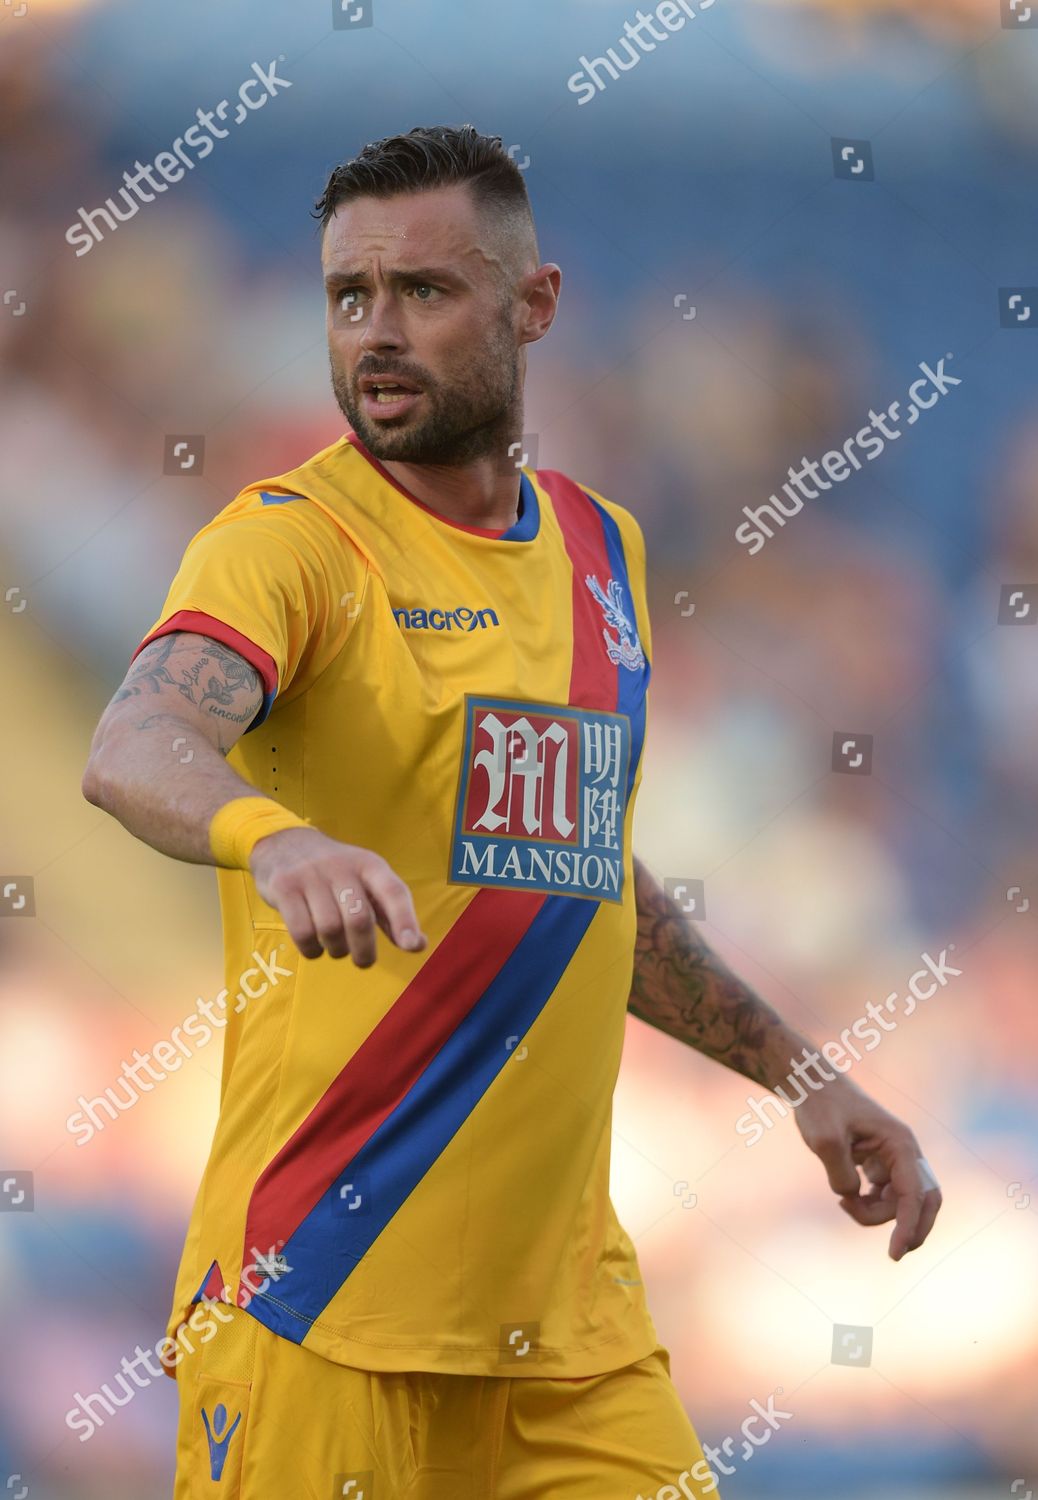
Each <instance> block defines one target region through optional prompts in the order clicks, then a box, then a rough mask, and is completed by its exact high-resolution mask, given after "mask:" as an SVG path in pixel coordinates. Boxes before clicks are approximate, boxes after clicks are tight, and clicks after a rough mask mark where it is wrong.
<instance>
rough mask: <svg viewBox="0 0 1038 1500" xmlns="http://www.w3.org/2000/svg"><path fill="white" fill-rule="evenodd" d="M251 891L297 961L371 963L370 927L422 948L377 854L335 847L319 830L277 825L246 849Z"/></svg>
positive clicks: (406, 901)
mask: <svg viewBox="0 0 1038 1500" xmlns="http://www.w3.org/2000/svg"><path fill="white" fill-rule="evenodd" d="M249 864H250V868H251V870H252V874H253V878H254V879H255V881H256V889H257V890H258V891H259V893H260V895H261V896H262V897H263V899H264V901H266V902H267V903H268V905H270V906H274V907H276V908H277V910H278V911H279V912H280V913H281V915H282V916H283V917H284V919H285V926H286V927H287V928H288V931H289V935H290V937H291V938H292V941H293V942H294V943H295V945H296V947H297V948H298V949H299V951H300V953H301V954H302V955H303V957H304V958H319V957H320V956H321V954H322V953H327V954H328V955H329V957H331V958H345V956H346V955H347V953H348V954H349V955H350V956H351V957H352V959H353V962H354V963H355V964H356V965H357V967H358V968H359V969H366V968H369V967H370V965H371V964H373V963H374V962H375V923H376V922H377V923H378V925H379V927H381V928H382V931H383V932H384V933H385V934H386V936H387V937H389V938H391V939H392V941H393V942H394V943H396V945H397V947H398V948H406V949H409V950H411V951H412V952H416V951H420V950H421V949H422V948H424V947H425V945H426V941H427V939H426V937H425V934H424V933H423V932H422V929H421V927H420V926H419V925H418V918H417V916H416V915H415V909H414V902H413V900H412V899H411V892H410V890H409V889H408V887H407V886H406V885H405V883H404V882H403V881H402V880H401V878H400V876H399V875H397V874H396V872H395V871H394V870H392V869H391V868H390V866H389V865H388V864H387V863H386V861H385V860H384V859H383V858H382V856H381V854H376V853H374V851H373V850H371V849H361V848H359V847H358V846H357V845H356V844H340V843H339V842H338V840H337V839H332V838H329V837H328V835H327V834H324V833H321V831H320V829H318V828H283V829H281V830H280V831H279V832H278V833H268V834H267V836H266V837H265V838H262V839H259V840H258V842H257V843H256V844H255V845H254V846H253V850H252V855H251V857H250V860H249Z"/></svg>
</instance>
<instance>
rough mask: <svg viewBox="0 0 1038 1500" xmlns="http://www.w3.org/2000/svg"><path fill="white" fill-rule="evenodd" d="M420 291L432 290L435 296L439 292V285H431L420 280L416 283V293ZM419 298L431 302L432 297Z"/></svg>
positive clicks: (420, 300)
mask: <svg viewBox="0 0 1038 1500" xmlns="http://www.w3.org/2000/svg"><path fill="white" fill-rule="evenodd" d="M419 292H431V293H432V294H433V297H435V296H436V295H437V293H438V292H439V287H435V286H430V285H429V283H428V282H427V281H419V282H416V283H415V294H416V295H417V294H418V293H419ZM418 300H419V302H430V301H431V300H432V298H431V297H419V298H418Z"/></svg>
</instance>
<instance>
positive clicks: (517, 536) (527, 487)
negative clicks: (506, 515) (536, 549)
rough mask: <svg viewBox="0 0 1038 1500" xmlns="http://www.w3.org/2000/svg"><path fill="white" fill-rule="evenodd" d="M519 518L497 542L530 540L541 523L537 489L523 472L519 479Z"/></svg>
mask: <svg viewBox="0 0 1038 1500" xmlns="http://www.w3.org/2000/svg"><path fill="white" fill-rule="evenodd" d="M519 505H520V510H519V519H518V520H517V521H514V522H513V523H512V525H511V526H509V528H508V530H507V531H503V532H502V533H501V535H500V536H499V537H498V538H497V540H498V541H499V542H532V541H533V539H534V537H535V536H536V535H537V531H538V528H539V527H540V524H541V508H540V506H539V505H538V504H537V491H536V490H535V489H534V487H533V485H532V484H531V483H530V481H529V478H528V477H527V476H526V475H525V474H521V475H520V479H519Z"/></svg>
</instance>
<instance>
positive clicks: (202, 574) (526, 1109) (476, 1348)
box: [83, 126, 940, 1500]
mask: <svg viewBox="0 0 1038 1500" xmlns="http://www.w3.org/2000/svg"><path fill="white" fill-rule="evenodd" d="M315 215H316V216H317V217H318V218H319V219H320V223H321V258H322V267H323V273H324V283H325V289H326V300H327V320H328V343H329V353H330V357H331V375H332V385H333V388H334V392H335V396H336V399H337V401H338V404H339V406H340V408H341V410H342V412H343V414H344V416H345V418H346V420H347V423H348V430H347V432H346V433H345V435H344V436H342V437H340V438H339V439H338V440H337V441H335V442H333V443H332V444H330V445H329V446H328V447H327V448H324V449H323V450H322V451H321V452H319V453H317V454H316V455H314V456H313V457H312V458H309V459H307V460H306V462H304V463H302V464H300V466H299V467H298V468H295V469H291V470H289V471H288V472H287V473H284V474H280V475H277V476H274V477H271V478H266V479H262V480H258V481H256V482H254V483H251V484H248V485H247V486H246V487H245V488H244V489H243V490H242V491H241V492H240V493H239V494H238V495H237V496H236V498H235V499H234V500H232V501H231V503H230V504H229V505H227V506H225V507H224V509H223V510H221V511H220V512H219V514H218V515H216V516H215V517H214V519H213V520H212V521H210V522H209V523H208V524H207V525H205V526H203V527H202V528H201V530H200V531H199V532H198V533H197V534H196V535H195V537H194V538H193V539H192V541H191V542H190V544H189V545H188V547H187V550H186V552H185V555H184V558H183V561H182V563H181V566H180V569H179V571H178V572H177V574H176V577H175V578H174V580H173V583H172V586H171V588H170V590H169V593H168V596H167V598H166V600H165V603H164V604H163V607H162V609H161V611H160V613H159V616H158V618H157V620H156V621H155V623H154V624H153V625H152V627H151V629H149V630H148V632H147V634H146V635H145V637H144V639H143V640H142V641H141V642H140V644H139V645H138V646H137V648H136V650H135V652H134V654H133V657H132V659H131V665H130V669H129V671H128V673H127V675H126V678H125V681H124V682H123V685H122V687H121V688H120V689H119V691H118V692H117V693H116V695H115V697H114V698H113V700H112V702H111V704H110V705H109V706H108V708H107V709H106V711H105V713H104V715H103V717H102V719H101V722H100V724H99V725H98V728H97V732H96V735H95V739H94V743H93V746H92V749H91V754H90V760H89V764H88V767H87V770H86V773H85V776H84V783H83V789H84V794H85V795H86V797H87V798H88V799H89V800H90V801H91V802H93V803H95V804H96V805H98V806H100V807H104V808H105V809H106V810H108V811H109V812H110V813H112V814H113V815H114V816H115V817H116V818H118V819H119V821H120V822H121V823H122V824H123V825H124V826H125V827H126V828H127V829H128V830H129V831H130V832H131V833H133V834H134V835H136V836H137V837H138V838H141V839H144V840H145V841H146V842H148V843H149V844H151V845H152V846H153V847H154V848H156V849H159V850H161V851H162V852H164V853H166V854H168V855H170V856H172V857H173V858H176V859H181V860H186V861H189V862H193V863H197V864H212V865H215V866H216V868H217V872H218V874H217V879H218V886H219V894H220V899H221V910H222V917H223V924H224V933H225V945H226V977H225V984H226V989H225V992H224V993H223V995H222V997H221V1002H220V1006H219V1007H211V1008H210V1013H209V1021H210V1022H211V1023H212V1025H214V1026H217V1025H218V1026H220V1027H221V1028H225V1044H224V1063H223V1077H222V1084H221V1097H220V1114H219V1120H218V1123H217V1127H216V1133H215V1138H214V1141H213V1146H212V1152H211V1155H210V1158H209V1161H208V1164H207V1167H206V1170H205V1175H204V1178H203V1181H202V1184H201V1188H200V1191H199V1194H198V1197H197V1200H196V1203H195V1207H194V1211H193V1214H192V1217H191V1222H190V1227H189V1230H188V1235H187V1243H186V1246H185V1248H184V1252H183V1258H182V1262H181V1267H180V1272H179V1276H178V1278H177V1285H176V1290H175V1295H174V1301H173V1308H172V1312H171V1317H170V1321H169V1329H168V1339H167V1342H166V1343H165V1344H164V1345H163V1346H162V1347H163V1350H164V1360H165V1363H166V1364H167V1366H168V1367H169V1368H170V1371H171V1373H175V1375H176V1378H177V1382H178V1387H179V1394H180V1411H181V1416H180V1428H179V1438H178V1462H177V1487H176V1497H177V1500H188V1497H189V1496H195V1495H202V1494H205V1495H209V1494H212V1495H219V1496H222V1497H225V1500H242V1497H244V1500H271V1497H272V1496H284V1497H289V1500H292V1497H295V1496H303V1495H313V1496H324V1495H345V1496H352V1497H353V1500H362V1497H363V1500H398V1497H408V1500H541V1497H552V1496H555V1495H559V1496H562V1495H565V1496H566V1497H567V1500H613V1497H615V1500H634V1497H635V1496H637V1495H639V1494H640V1495H642V1496H644V1497H646V1500H648V1497H650V1496H656V1497H657V1500H659V1497H667V1500H669V1497H671V1496H675V1497H676V1496H678V1495H685V1496H690V1495H691V1496H701V1495H708V1494H711V1493H713V1492H715V1490H716V1489H717V1479H716V1475H715V1474H714V1472H713V1471H712V1469H711V1466H710V1464H709V1463H708V1461H707V1459H706V1457H705V1455H704V1452H703V1449H702V1447H701V1446H700V1443H699V1441H698V1439H697V1437H696V1434H695V1431H694V1429H693V1427H692V1425H691V1423H690V1421H689V1419H688V1417H687V1415H686V1413H685V1411H684V1409H683V1407H682V1405H681V1402H680V1400H679V1399H678V1395H677V1392H676V1389H675V1387H674V1385H673V1383H672V1381H671V1379H670V1370H669V1354H668V1351H667V1349H666V1348H665V1347H664V1346H663V1345H662V1344H661V1343H660V1342H659V1339H658V1336H657V1332H656V1329H655V1327H654V1325H653V1322H652V1319H651V1317H650V1314H649V1311H648V1308H647V1304H646V1298H645V1292H644V1288H643V1286H642V1282H641V1277H640V1274H639V1268H638V1263H637V1259H636V1256H635V1252H634V1248H633V1245H632V1243H631V1240H630V1239H629V1237H628V1235H627V1234H626V1232H625V1231H624V1229H623V1228H622V1226H621V1225H620V1223H619V1222H618V1220H617V1217H616V1215H615V1212H614V1210H613V1206H612V1204H611V1202H610V1198H609V1154H610V1112H611V1101H612V1094H613V1089H614V1085H615V1082H616V1077H617V1071H618V1067H619V1061H620V1052H621V1044H622V1040H623V1033H624V1023H625V1019H626V1015H627V1012H628V1010H631V1011H632V1012H633V1013H634V1014H635V1015H637V1016H639V1017H641V1018H642V1019H644V1020H645V1021H647V1022H649V1023H650V1024H652V1025H654V1026H657V1027H660V1028H661V1029H663V1030H664V1031H666V1032H669V1033H670V1034H671V1035H673V1036H675V1037H677V1038H678V1039H679V1040H681V1041H683V1042H685V1043H687V1044H688V1045H690V1046H692V1047H695V1048H697V1049H698V1050H699V1051H701V1052H704V1053H706V1054H707V1055H708V1056H710V1057H713V1058H716V1059H717V1060H719V1061H720V1062H722V1063H724V1064H725V1065H727V1066H728V1067H731V1068H734V1069H736V1070H737V1071H739V1072H740V1073H743V1074H745V1075H746V1076H747V1077H748V1078H750V1079H752V1080H754V1082H755V1083H757V1084H758V1085H760V1086H761V1087H762V1088H765V1089H767V1088H773V1087H780V1086H782V1084H783V1082H789V1081H790V1079H789V1075H790V1073H791V1070H794V1071H796V1073H797V1077H798V1078H803V1079H805V1080H806V1081H807V1082H808V1087H807V1088H803V1089H802V1093H803V1096H804V1097H803V1102H802V1103H800V1104H799V1108H798V1109H797V1113H796V1119H797V1124H798V1126H799V1128H800V1131H801V1134H802V1135H803V1137H804V1140H805V1141H806V1143H807V1145H808V1146H809V1147H810V1148H811V1149H812V1150H813V1151H815V1152H816V1153H817V1155H818V1156H819V1157H820V1158H821V1160H822V1163H823V1164H824V1167H825V1171H826V1174H827V1176H828V1181H829V1186H830V1187H831V1189H832V1190H833V1192H834V1193H835V1194H837V1195H838V1197H839V1202H840V1205H841V1206H842V1207H843V1208H844V1209H845V1210H846V1211H847V1212H848V1213H849V1214H850V1215H851V1216H852V1217H853V1218H854V1219H855V1220H856V1221H857V1222H858V1223H860V1224H879V1223H883V1222H885V1221H888V1220H890V1219H892V1218H895V1217H896V1227H895V1229H894V1231H893V1237H892V1239H891V1243H890V1254H891V1255H892V1256H893V1258H894V1259H895V1260H896V1259H898V1258H900V1257H901V1256H902V1255H903V1254H904V1253H905V1252H906V1251H908V1250H912V1249H915V1248H916V1247H917V1246H918V1245H920V1244H921V1243H922V1241H923V1240H924V1239H925V1237H926V1235H927V1234H928V1232H929V1230H930V1227H931V1225H932V1223H933V1220H934V1217H935V1215H936V1213H937V1209H938V1207H939V1204H940V1193H939V1190H938V1188H937V1184H936V1182H935V1181H934V1179H933V1176H932V1174H931V1173H929V1171H928V1169H927V1168H926V1165H925V1163H924V1162H923V1161H922V1158H921V1155H920V1151H919V1147H918V1145H917V1143H916V1140H915V1138H914V1136H913V1134H912V1132H911V1131H910V1130H909V1129H908V1128H907V1127H906V1126H905V1125H903V1124H901V1123H900V1122H899V1121H898V1120H896V1119H894V1118H893V1117H892V1116H891V1115H890V1114H888V1113H887V1112H886V1111H885V1110H883V1109H881V1108H880V1107H879V1106H878V1105H876V1104H875V1103H873V1102H872V1101H871V1100H870V1099H869V1098H868V1097H867V1096H866V1095H865V1094H864V1093H862V1092H861V1091H860V1090H859V1089H858V1087H857V1086H856V1085H855V1084H854V1083H853V1082H852V1081H851V1080H850V1079H849V1078H848V1077H847V1076H843V1075H841V1074H840V1073H839V1072H837V1073H835V1074H834V1073H833V1072H831V1071H830V1070H828V1069H826V1068H824V1066H823V1065H822V1063H821V1058H820V1054H819V1053H818V1052H814V1053H810V1049H809V1048H808V1046H807V1044H806V1042H805V1039H804V1038H803V1037H802V1036H799V1035H797V1034H796V1033H795V1032H793V1031H792V1030H791V1029H790V1028H789V1027H787V1026H786V1025H784V1023H783V1022H782V1020H781V1019H780V1018H779V1017H778V1016H777V1015H776V1014H775V1013H774V1012H773V1011H772V1010H771V1009H770V1008H769V1007H768V1006H767V1005H765V1004H764V1003H763V1002H762V1001H761V1000H760V999H759V998H758V997H757V996H756V995H755V994H754V993H753V992H752V991H751V990H750V989H749V988H748V987H747V986H746V985H745V984H743V983H742V982H741V981H740V980H739V979H738V978H737V977H736V976H735V975H734V974H732V973H731V972H730V971H729V970H728V969H727V968H726V967H725V965H724V964H723V963H722V962H720V960H719V959H718V958H717V957H716V956H715V955H714V954H713V953H712V952H711V951H710V949H709V948H708V947H707V946H706V944H705V943H704V942H703V939H702V937H701V935H700V933H699V932H698V930H697V929H696V927H695V926H694V925H693V924H692V923H691V922H690V921H689V920H688V919H687V917H686V916H685V914H684V913H683V912H682V910H681V909H680V907H679V906H678V905H676V904H675V903H674V902H673V901H672V900H670V899H669V898H668V897H667V896H666V895H665V894H664V892H663V891H662V890H661V888H660V886H659V885H658V884H657V882H656V880H655V879H654V877H653V876H652V874H651V873H650V872H649V870H648V869H647V868H646V867H645V866H644V864H642V863H641V862H640V861H638V860H637V859H636V858H635V856H634V852H633V850H632V847H631V825H632V817H633V812H634V804H635V797H636V793H637V790H638V786H639V782H640V778H641V767H642V747H643V742H644V735H645V724H646V689H647V686H648V681H649V673H650V656H651V637H650V629H649V615H648V609H647V604H646V581H645V547H644V541H643V537H642V533H641V529H640V527H639V525H638V522H637V521H636V520H635V518H634V516H633V515H632V514H631V513H630V512H629V511H628V510H626V509H625V508H624V507H623V506H621V505H619V504H617V503H616V502H615V501H612V500H609V499H606V498H604V497H603V496H602V495H600V494H597V493H596V492H595V491H594V490H591V489H589V488H587V486H582V485H579V484H577V483H575V482H574V481H573V480H572V479H570V478H568V477H566V476H565V475H563V474H561V473H558V472H556V471H552V470H537V469H534V468H532V467H530V465H529V463H528V461H527V459H528V455H526V454H524V453H523V452H522V446H521V445H522V431H523V383H524V377H525V372H526V346H527V345H528V344H530V343H533V342H534V341H535V340H537V339H540V338H543V337H544V335H545V334H546V333H547V332H548V330H549V328H550V327H551V325H552V321H553V319H554V317H555V312H556V307H557V301H558V295H559V287H560V282H561V273H560V270H559V267H558V266H557V265H554V264H551V263H546V264H541V262H540V256H539V252H538V246H537V239H536V235H535V231H534V224H533V219H532V215H531V211H530V205H529V202H528V199H527V194H526V190H525V184H524V181H523V177H522V175H521V173H520V171H519V169H518V168H517V167H516V165H515V163H514V162H513V161H512V160H511V159H510V157H509V155H508V153H507V152H506V151H505V150H504V149H502V145H501V141H500V139H499V138H496V137H485V136H482V135H480V134H478V133H477V132H476V131H475V130H474V129H473V128H472V127H471V126H464V127H462V128H460V129H454V128H446V127H433V128H421V129H417V130H412V131H411V132H410V133H409V134H407V135H400V136H394V137H391V138H388V139H385V140H381V141H378V142H375V143H373V144H371V145H368V146H366V147H365V148H364V150H363V151H362V152H361V153H360V155H359V156H358V157H356V158H355V159H354V160H352V161H349V162H347V163H346V164H345V165H343V166H341V167H339V168H337V169H336V170H335V171H334V172H333V173H332V175H331V177H330V179H329V181H328V184H327V187H326V190H325V192H324V194H323V196H322V197H321V198H320V199H319V201H318V203H317V205H316V208H315ZM379 931H380V932H381V933H382V934H383V936H382V938H381V939H379V940H378V941H376V937H377V933H378V932H379ZM343 959H346V960H348V962H345V963H344V962H342V960H343ZM210 1034H211V1033H210ZM805 1059H806V1060H807V1061H806V1062H805ZM826 1080H828V1081H826ZM859 1169H861V1172H862V1174H863V1176H864V1178H865V1181H864V1182H863V1181H862V1180H861V1179H860V1178H859ZM866 1183H867V1184H868V1191H865V1192H863V1191H862V1190H861V1189H862V1188H863V1187H865V1186H866ZM203 1301H204V1302H205V1303H206V1304H207V1308H208V1310H209V1311H210V1312H211V1313H213V1314H215V1313H217V1312H219V1314H220V1316H219V1319H218V1320H215V1319H212V1318H211V1319H210V1336H207V1337H204V1338H202V1339H194V1340H192V1339H190V1338H188V1337H186V1336H185V1335H187V1333H188V1330H189V1328H190V1326H191V1325H190V1323H189V1319H190V1318H191V1317H192V1316H193V1309H194V1311H195V1312H199V1311H201V1309H199V1308H194V1304H196V1303H199V1302H203ZM178 1334H179V1335H180V1337H178Z"/></svg>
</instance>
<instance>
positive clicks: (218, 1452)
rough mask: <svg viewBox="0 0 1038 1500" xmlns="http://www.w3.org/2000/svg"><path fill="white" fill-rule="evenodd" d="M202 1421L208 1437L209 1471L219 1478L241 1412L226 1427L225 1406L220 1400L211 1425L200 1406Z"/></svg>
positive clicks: (206, 1414)
mask: <svg viewBox="0 0 1038 1500" xmlns="http://www.w3.org/2000/svg"><path fill="white" fill-rule="evenodd" d="M202 1421H203V1422H204V1423H205V1435H206V1437H207V1438H208V1439H209V1473H210V1476H211V1477H212V1478H213V1479H220V1478H221V1477H222V1475H223V1466H224V1464H225V1463H226V1462H227V1447H228V1444H229V1443H230V1441H231V1438H232V1437H233V1436H234V1433H235V1429H236V1428H237V1426H238V1423H239V1422H240V1421H241V1412H239V1413H238V1415H237V1416H236V1417H235V1419H234V1421H233V1422H232V1423H231V1425H230V1426H229V1427H228V1425H227V1408H226V1406H224V1404H223V1402H222V1401H221V1402H220V1404H219V1406H218V1407H217V1408H216V1410H215V1411H214V1412H213V1421H212V1425H211V1426H210V1423H209V1413H208V1412H207V1411H206V1409H205V1407H204V1406H203V1407H202Z"/></svg>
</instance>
